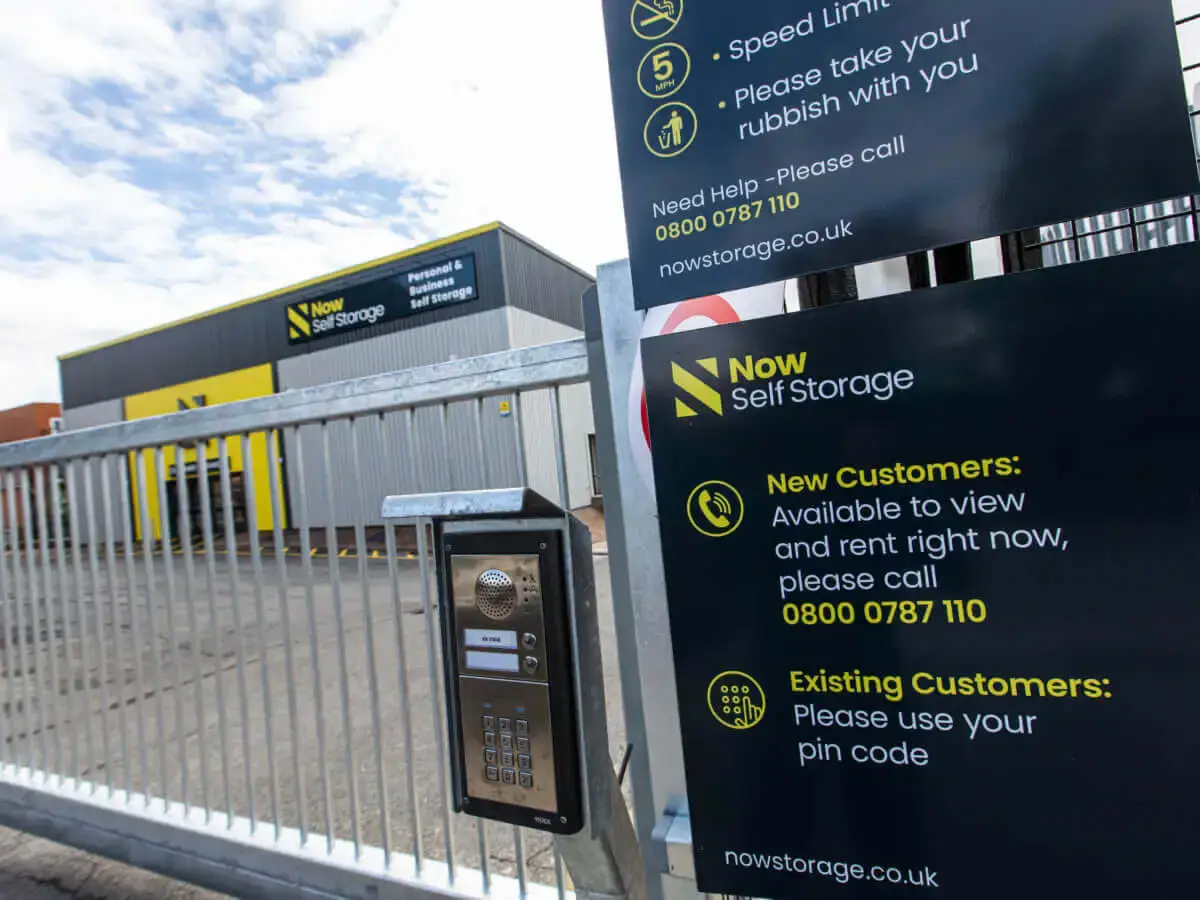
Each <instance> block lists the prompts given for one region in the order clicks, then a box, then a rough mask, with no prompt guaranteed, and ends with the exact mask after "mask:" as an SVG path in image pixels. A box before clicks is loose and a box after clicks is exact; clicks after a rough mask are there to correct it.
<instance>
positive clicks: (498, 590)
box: [475, 569, 517, 621]
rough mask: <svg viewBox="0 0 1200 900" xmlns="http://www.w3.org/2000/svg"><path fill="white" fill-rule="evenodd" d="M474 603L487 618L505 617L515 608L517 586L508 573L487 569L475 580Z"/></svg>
mask: <svg viewBox="0 0 1200 900" xmlns="http://www.w3.org/2000/svg"><path fill="white" fill-rule="evenodd" d="M475 605H476V606H477V607H479V611H480V612H481V613H483V614H484V615H485V616H487V617H488V618H489V619H496V620H497V621H498V620H500V619H507V618H508V617H509V616H511V615H512V614H513V610H515V609H516V608H517V586H516V585H515V584H514V583H513V580H512V578H511V577H510V576H509V575H508V573H506V572H501V571H500V570H499V569H488V570H487V571H486V572H484V573H483V574H481V575H480V576H479V578H478V579H477V580H476V581H475Z"/></svg>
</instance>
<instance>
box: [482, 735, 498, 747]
mask: <svg viewBox="0 0 1200 900" xmlns="http://www.w3.org/2000/svg"><path fill="white" fill-rule="evenodd" d="M483 746H485V747H495V746H496V732H494V731H485V732H484V733H483Z"/></svg>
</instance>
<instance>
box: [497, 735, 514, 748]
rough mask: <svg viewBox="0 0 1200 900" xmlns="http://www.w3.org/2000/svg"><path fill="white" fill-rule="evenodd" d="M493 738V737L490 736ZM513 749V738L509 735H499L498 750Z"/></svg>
mask: <svg viewBox="0 0 1200 900" xmlns="http://www.w3.org/2000/svg"><path fill="white" fill-rule="evenodd" d="M492 737H495V735H492ZM512 748H513V736H512V735H511V734H501V735H500V749H502V750H511V749H512Z"/></svg>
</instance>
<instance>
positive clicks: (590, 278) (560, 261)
mask: <svg viewBox="0 0 1200 900" xmlns="http://www.w3.org/2000/svg"><path fill="white" fill-rule="evenodd" d="M1197 90H1200V85H1198V86H1197ZM497 227H498V228H499V230H500V231H503V232H504V233H505V234H507V235H509V236H510V237H514V238H516V239H517V240H518V241H520V242H521V243H523V244H525V245H526V246H528V247H531V248H533V249H534V250H536V251H537V252H538V253H540V254H542V256H544V257H546V258H547V259H552V260H554V261H555V262H556V263H558V264H559V265H560V266H564V267H565V268H568V269H570V270H571V271H572V272H574V273H575V274H576V275H578V276H579V277H580V278H586V279H587V280H588V281H592V282H594V281H595V280H596V276H595V275H592V274H590V273H588V272H585V271H584V270H583V269H581V268H579V266H577V265H575V264H574V263H570V262H567V260H565V259H563V258H562V257H561V256H559V255H558V254H557V253H552V252H551V251H549V250H547V249H546V248H545V247H543V246H542V245H541V244H539V243H538V242H537V241H533V240H530V239H529V238H527V237H525V235H523V234H521V232H519V231H514V230H513V229H511V228H509V227H508V226H507V225H505V224H504V223H503V222H498V223H497Z"/></svg>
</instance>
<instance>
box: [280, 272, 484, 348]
mask: <svg viewBox="0 0 1200 900" xmlns="http://www.w3.org/2000/svg"><path fill="white" fill-rule="evenodd" d="M478 297H479V288H478V285H477V283H476V279H475V254H473V253H468V254H466V255H464V256H456V257H454V258H453V259H447V260H442V261H440V262H436V263H431V264H429V265H425V266H421V267H419V268H414V269H409V270H407V271H405V272H400V273H399V274H397V275H389V276H388V277H387V278H382V279H378V280H376V281H370V282H367V283H366V284H361V285H356V286H354V287H351V288H347V289H345V290H344V291H339V292H338V293H336V294H330V295H329V296H325V297H320V298H317V299H315V300H306V301H303V302H301V303H292V304H290V305H289V306H288V308H287V320H288V324H287V327H288V343H289V344H303V343H307V342H308V341H315V340H319V339H321V338H323V337H332V336H333V335H336V334H345V333H346V332H348V331H354V330H356V329H359V328H366V327H368V326H370V325H379V324H381V323H383V322H391V321H393V320H395V319H402V318H405V317H406V316H412V315H416V314H417V313H422V312H427V311H429V310H433V309H440V308H442V307H443V306H450V305H452V304H456V303H466V302H467V301H470V300H475V299H477V298H478Z"/></svg>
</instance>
